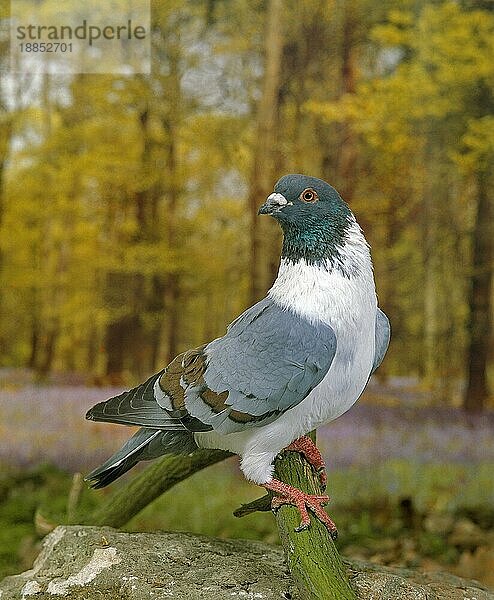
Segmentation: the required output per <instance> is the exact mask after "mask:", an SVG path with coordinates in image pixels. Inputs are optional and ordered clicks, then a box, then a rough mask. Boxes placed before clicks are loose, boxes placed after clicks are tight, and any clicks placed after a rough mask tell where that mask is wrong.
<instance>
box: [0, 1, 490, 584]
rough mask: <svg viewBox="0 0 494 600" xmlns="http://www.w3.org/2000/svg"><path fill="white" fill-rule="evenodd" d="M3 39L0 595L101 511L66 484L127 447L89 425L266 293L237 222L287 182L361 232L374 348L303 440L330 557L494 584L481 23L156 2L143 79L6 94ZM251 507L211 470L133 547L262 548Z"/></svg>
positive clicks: (251, 220)
mask: <svg viewBox="0 0 494 600" xmlns="http://www.w3.org/2000/svg"><path fill="white" fill-rule="evenodd" d="M5 4H6V3H4V5H3V9H2V10H3V14H2V18H3V21H2V23H3V24H5V23H6V21H7V16H8V11H7V8H6V6H5ZM2 31H3V37H2V39H1V46H0V52H1V55H0V62H1V72H0V85H1V91H0V132H1V133H0V411H1V413H0V414H1V418H0V576H2V575H6V574H9V573H13V572H18V571H20V570H21V569H25V568H28V567H29V566H30V564H31V562H32V559H33V557H34V556H35V555H36V552H37V549H38V547H39V540H40V539H41V537H42V536H43V535H44V534H46V533H47V532H48V531H50V529H51V528H53V527H54V526H55V525H56V524H57V523H63V522H66V520H67V519H70V518H71V516H70V513H71V511H72V512H73V511H74V510H75V504H77V503H78V505H79V509H80V510H90V509H91V508H94V507H95V506H97V505H98V503H100V502H101V501H102V500H103V499H104V498H106V497H108V495H109V494H111V493H112V490H111V489H110V490H102V491H98V492H95V491H89V490H86V489H85V488H84V489H82V491H78V490H79V487H80V479H79V478H78V476H77V473H79V472H82V473H86V472H87V471H88V470H90V469H91V468H93V467H94V466H96V465H97V464H98V463H99V462H100V461H101V460H103V459H104V458H106V457H107V456H108V455H109V454H110V453H111V452H113V451H114V450H115V449H116V448H117V447H118V446H119V444H120V442H121V441H123V439H125V438H126V437H127V436H128V435H129V434H130V433H131V430H130V429H129V428H124V427H116V426H111V425H103V424H94V423H88V422H85V421H84V414H85V411H86V410H87V409H88V408H89V407H90V406H91V405H92V404H94V403H95V402H97V401H100V400H103V399H105V398H107V397H109V396H111V395H114V394H115V393H118V392H120V391H121V390H122V389H123V388H128V387H129V386H132V385H134V384H135V383H138V382H139V381H141V380H142V379H143V378H145V377H147V376H148V375H150V374H152V373H154V372H156V371H157V370H158V369H161V368H162V367H163V366H164V365H165V364H166V363H167V362H168V361H169V360H170V359H171V358H173V357H174V356H175V355H176V354H177V353H179V352H181V351H183V350H184V349H187V348H190V347H194V346H197V345H199V344H201V343H204V342H206V341H209V340H211V339H212V338H214V337H216V336H219V335H222V333H223V332H224V331H225V327H226V325H227V324H228V323H230V321H231V320H232V319H233V318H234V317H235V316H237V315H238V314H239V313H240V312H241V311H242V310H243V309H245V308H246V307H247V306H249V305H250V304H251V303H253V302H255V301H256V300H258V299H260V298H261V297H262V296H263V295H264V293H265V292H266V290H267V289H268V288H269V286H270V285H271V282H272V280H273V278H274V277H275V275H276V271H277V267H278V259H279V249H280V243H281V237H280V232H279V231H278V229H277V227H276V225H275V224H274V223H272V222H270V220H269V219H260V218H259V219H258V218H256V216H255V215H256V213H257V209H258V207H259V205H260V204H261V203H262V202H263V200H264V198H265V197H266V196H267V195H268V194H269V193H270V192H271V191H272V188H273V184H274V183H275V181H276V180H277V179H278V178H279V177H280V176H281V175H283V174H286V173H290V172H301V173H307V174H311V175H315V176H318V177H322V178H324V179H326V180H327V181H329V182H330V183H331V184H332V185H334V186H335V187H336V188H337V189H338V190H339V192H340V193H341V195H342V196H343V198H344V199H345V200H346V201H347V202H348V203H349V204H350V206H351V208H352V210H353V211H354V212H355V214H356V215H357V218H358V220H359V222H360V224H361V225H362V227H363V229H364V232H365V234H366V237H367V239H368V240H369V242H370V244H371V246H372V253H373V258H374V266H375V275H376V282H377V289H378V294H379V301H380V305H381V306H382V308H383V309H384V310H385V312H386V313H387V314H388V315H389V317H390V320H391V323H392V329H393V336H392V342H391V346H390V349H389V352H388V355H387V357H386V359H385V361H384V363H383V365H382V366H381V368H380V370H379V372H378V374H377V376H376V377H375V378H374V379H373V380H372V381H371V383H370V385H369V387H368V390H367V392H366V393H365V395H364V396H363V397H362V399H361V400H360V402H359V403H358V404H357V405H356V406H355V407H353V408H352V409H351V410H350V411H349V412H348V413H347V414H346V415H344V416H343V417H341V418H340V419H338V420H337V421H336V422H334V423H332V424H330V425H328V426H326V427H325V428H323V429H321V430H320V431H319V432H318V439H319V444H320V446H321V449H322V451H323V454H324V456H325V458H326V460H327V463H328V468H329V491H330V495H331V496H332V497H333V500H332V502H331V504H330V509H329V510H330V512H331V514H332V516H333V517H334V519H335V521H336V522H337V523H338V525H339V529H340V540H339V546H340V549H341V550H342V552H343V553H345V554H347V555H348V556H353V557H357V558H365V559H371V560H373V561H376V562H380V563H383V564H390V565H398V564H399V565H407V566H419V567H420V568H423V569H441V570H449V571H451V572H453V573H457V574H459V575H462V576H466V577H471V578H477V579H479V580H481V581H484V583H490V584H491V585H494V576H493V573H494V508H493V506H494V505H493V501H494V474H493V472H494V469H493V466H494V462H493V461H494V437H493V435H492V434H493V431H494V411H493V404H492V390H493V383H494V382H493V378H494V373H493V370H494V369H493V354H492V345H493V344H492V339H493V338H492V326H491V324H492V313H493V303H492V296H493V291H492V273H493V260H494V208H493V203H494V199H493V196H494V179H493V172H494V169H493V167H494V114H493V108H494V61H493V56H494V5H493V3H492V2H491V1H488V0H485V1H482V0H463V1H460V0H458V1H446V2H444V1H437V2H436V1H427V0H385V1H377V0H346V1H345V0H298V1H294V0H286V1H282V0H186V1H184V0H182V1H178V0H166V1H161V2H152V73H151V74H150V75H142V74H132V73H129V75H126V76H123V75H94V74H79V75H70V76H68V75H27V74H22V73H18V74H16V75H13V74H11V73H9V71H8V60H9V48H8V37H7V36H6V34H5V28H3V30H2ZM74 474H76V475H75V477H74ZM128 476H130V477H132V476H133V475H132V474H129V475H128ZM128 476H127V477H128ZM119 485H125V479H123V480H122V481H121V482H120V481H119V482H118V483H117V484H115V486H114V487H118V486H119ZM260 492H262V490H260V489H259V488H256V487H255V486H252V485H249V484H247V483H246V482H244V481H243V479H242V478H241V476H240V475H239V473H238V469H237V464H236V460H235V459H230V460H229V461H228V462H227V463H225V464H220V465H216V466H215V467H211V468H209V469H207V470H206V471H204V472H202V473H200V474H198V475H195V476H194V477H193V478H191V479H190V480H188V481H186V482H184V483H182V484H180V485H179V486H178V487H177V488H174V490H172V491H171V492H169V493H168V494H166V495H165V496H164V497H162V498H161V499H159V500H158V501H157V502H155V503H154V504H153V505H152V506H150V507H148V508H147V509H146V510H145V511H143V513H141V514H140V515H139V516H137V517H136V518H134V520H133V521H131V522H130V523H129V525H128V528H129V529H139V530H143V529H150V530H153V529H159V528H162V529H181V530H189V531H195V532H203V533H207V534H211V535H217V536H222V537H244V538H256V539H263V540H267V541H269V542H272V543H276V542H277V533H276V530H275V525H274V520H273V518H272V517H271V515H269V514H259V513H258V514H256V515H253V516H249V517H246V518H244V519H240V520H239V519H235V518H234V517H233V516H232V515H231V513H232V510H234V509H235V508H237V506H238V505H239V504H240V503H241V502H247V501H248V500H251V499H253V498H255V497H256V496H257V495H259V494H260Z"/></svg>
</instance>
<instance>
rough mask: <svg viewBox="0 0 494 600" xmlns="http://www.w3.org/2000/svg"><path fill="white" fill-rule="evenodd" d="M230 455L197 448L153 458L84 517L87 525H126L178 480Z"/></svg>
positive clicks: (83, 521)
mask: <svg viewBox="0 0 494 600" xmlns="http://www.w3.org/2000/svg"><path fill="white" fill-rule="evenodd" d="M230 456H233V455H232V454H231V453H230V452H225V451H224V450H197V451H196V452H194V454H191V455H187V456H184V455H179V456H176V455H171V454H168V455H167V456H164V457H163V458H161V459H159V460H155V461H154V462H152V463H151V464H150V465H149V467H147V468H146V469H145V470H144V471H142V472H141V473H140V474H139V475H138V476H137V477H135V478H134V479H132V480H131V481H130V482H129V484H128V485H127V486H125V487H122V488H120V489H119V490H117V491H116V492H115V493H114V494H113V495H112V496H111V497H110V498H109V499H108V500H107V501H106V502H105V503H104V504H103V506H101V507H99V508H98V509H97V510H96V511H95V512H94V513H93V514H91V515H89V517H86V518H82V519H80V521H82V524H84V525H108V526H109V527H122V526H123V525H125V524H126V523H127V522H128V521H130V519H132V517H134V516H135V515H136V514H137V513H138V512H140V511H141V510H142V509H143V508H145V507H146V506H147V505H148V504H150V503H151V502H152V501H153V500H155V499H156V498H158V496H161V494H163V493H164V492H166V491H167V490H169V489H170V488H172V487H173V486H174V485H175V484H177V483H179V482H180V481H183V480H184V479H187V477H190V476H191V475H193V474H194V473H197V471H200V470H201V469H204V468H206V467H208V466H209V465H214V464H215V463H217V462H220V461H222V460H224V459H225V458H228V457H230Z"/></svg>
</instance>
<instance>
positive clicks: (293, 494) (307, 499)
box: [263, 479, 338, 540]
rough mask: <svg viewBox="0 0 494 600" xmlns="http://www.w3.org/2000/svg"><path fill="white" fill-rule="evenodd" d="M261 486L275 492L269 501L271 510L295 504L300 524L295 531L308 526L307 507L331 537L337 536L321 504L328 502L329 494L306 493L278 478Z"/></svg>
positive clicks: (333, 525) (334, 527)
mask: <svg viewBox="0 0 494 600" xmlns="http://www.w3.org/2000/svg"><path fill="white" fill-rule="evenodd" d="M263 486H264V487H265V488H266V489H267V490H270V491H272V492H275V493H276V494H279V495H278V496H274V497H273V500H272V502H271V508H272V510H274V511H276V510H277V509H278V508H280V506H283V504H290V505H292V506H295V507H296V508H297V509H298V511H299V513H300V519H301V520H300V525H299V526H298V527H296V529H295V531H303V530H304V529H308V528H309V527H310V517H309V512H308V510H307V509H310V510H311V511H312V512H313V513H314V514H315V515H316V517H317V518H318V519H319V520H320V521H321V522H322V523H323V525H324V526H325V527H326V529H327V530H328V531H329V534H330V535H331V538H332V539H333V540H335V539H336V538H337V537H338V530H337V529H336V525H335V524H334V523H333V521H332V520H331V519H330V517H329V516H328V514H327V513H326V511H325V510H324V509H323V506H324V505H325V504H327V503H328V502H329V496H317V495H313V494H306V493H305V492H302V490H299V489H298V488H296V487H293V486H291V485H288V484H287V483H283V481H279V480H278V479H271V481H268V482H267V483H264V484H263Z"/></svg>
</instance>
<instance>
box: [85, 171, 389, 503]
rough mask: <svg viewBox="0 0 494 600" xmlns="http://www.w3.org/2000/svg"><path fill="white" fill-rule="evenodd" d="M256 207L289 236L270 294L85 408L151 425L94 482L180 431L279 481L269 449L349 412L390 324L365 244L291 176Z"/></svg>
mask: <svg viewBox="0 0 494 600" xmlns="http://www.w3.org/2000/svg"><path fill="white" fill-rule="evenodd" d="M259 212H260V214H269V215H271V216H272V217H274V218H275V219H276V220H277V221H278V222H279V224H280V225H281V227H282V229H283V233H284V240H283V249H282V254H281V263H280V268H279V272H278V276H277V278H276V281H275V282H274V284H273V286H272V287H271V289H270V290H269V292H268V294H267V297H266V298H264V299H263V300H261V301H260V302H258V303H257V304H255V305H254V306H253V307H251V308H249V309H248V310H246V311H245V312H244V313H243V314H242V315H240V316H239V317H238V318H237V319H236V320H235V321H233V323H232V324H231V325H230V326H229V327H228V329H227V332H226V334H225V335H224V336H222V337H221V338H218V339H216V340H213V341H212V342H210V343H209V344H206V345H204V346H201V347H199V348H196V349H194V350H190V351H188V352H185V353H183V354H182V355H180V356H178V357H177V358H175V359H174V360H173V361H172V362H171V363H170V364H169V365H168V366H167V367H166V368H165V369H163V370H162V371H161V372H160V373H158V374H156V375H154V376H153V377H151V378H150V379H149V380H148V381H147V382H145V383H144V384H142V385H141V386H138V387H137V388H134V389H133V390H130V391H129V392H126V393H123V394H121V395H120V396H117V397H116V398H112V399H110V400H108V401H107V402H104V403H100V404H98V405H96V406H95V407H94V408H93V409H91V410H90V411H89V413H88V415H87V417H88V418H90V419H94V420H100V421H112V422H117V423H127V424H139V425H142V426H144V428H149V429H143V430H141V433H139V432H138V434H136V436H134V438H135V439H134V438H132V439H133V440H134V441H132V440H131V441H130V442H129V443H128V445H126V446H124V448H122V449H121V450H120V451H119V452H117V453H116V454H115V455H114V457H112V458H110V459H109V460H108V461H107V463H105V465H103V466H102V467H100V468H99V469H97V470H96V471H94V472H93V473H91V474H90V475H89V477H88V478H89V479H90V480H91V481H92V482H93V484H94V485H96V486H99V485H106V484H107V483H109V482H110V481H112V480H113V479H115V478H116V477H118V476H119V475H120V474H121V472H124V470H126V469H124V467H128V468H130V467H131V466H132V465H133V464H135V462H137V461H138V460H143V459H148V458H150V457H152V456H155V455H157V454H159V453H161V454H164V453H167V452H175V451H177V448H178V446H179V445H180V444H177V443H176V442H177V439H180V440H181V444H182V446H183V447H187V449H188V450H190V449H191V448H194V447H197V446H199V447H208V448H221V449H225V450H230V451H232V452H235V453H237V454H239V455H240V456H241V468H242V470H243V472H244V474H245V475H246V477H247V478H248V479H250V480H252V481H254V482H255V483H258V484H260V485H265V486H266V487H269V485H274V484H272V481H274V480H272V476H273V465H272V463H273V459H274V457H275V456H276V455H277V454H278V453H279V452H280V451H281V450H282V449H283V448H285V447H287V446H289V445H290V444H291V443H292V442H293V441H294V440H296V439H298V438H300V437H301V436H303V435H305V434H306V433H308V432H309V431H311V430H312V429H314V428H315V427H318V426H320V425H322V424H324V423H327V422H329V421H331V420H333V419H335V418H337V417H338V416H339V415H341V414H342V413H344V412H345V411H346V410H348V409H349V408H350V407H351V406H352V404H354V403H355V402H356V400H357V399H358V398H359V396H360V394H361V393H362V391H363V389H364V388H365V385H366V384H367V382H368V380H369V377H370V376H371V374H372V373H373V372H374V371H375V370H376V369H377V367H378V366H379V365H380V363H381V362H382V360H383V358H384V355H385V353H386V350H387V347H388V344H389V337H390V327H389V321H388V319H387V317H386V315H385V314H384V313H383V312H382V311H381V310H380V309H379V308H378V306H377V298H376V293H375V285H374V278H373V273H372V263H371V258H370V251H369V247H368V245H367V243H366V241H365V238H364V236H363V234H362V231H361V229H360V227H359V226H358V224H357V222H356V220H355V217H354V216H353V214H352V212H351V211H350V209H349V207H348V206H347V205H346V204H345V202H344V201H343V200H342V199H341V198H340V196H339V195H338V193H337V192H336V190H335V189H334V188H332V187H331V186H330V185H329V184H327V183H326V182H324V181H322V180H320V179H316V178H314V177H307V176H304V175H288V176H285V177H282V178H281V179H280V180H279V181H278V183H277V184H276V186H275V191H274V193H273V194H271V195H270V196H269V197H268V199H267V201H266V203H265V204H264V205H263V206H262V207H261V208H260V210H259ZM146 431H147V433H146ZM149 432H152V433H149ZM156 432H160V433H159V434H158V433H156ZM147 435H149V443H146V436H147ZM172 437H173V439H172ZM276 485H277V484H276ZM275 487H276V486H275ZM285 487H286V486H285ZM270 489H275V488H274V487H271V488H270ZM283 489H285V488H283ZM276 490H277V491H279V489H278V488H276ZM318 514H319V513H318Z"/></svg>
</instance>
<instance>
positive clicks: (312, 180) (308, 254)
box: [259, 174, 354, 264]
mask: <svg viewBox="0 0 494 600" xmlns="http://www.w3.org/2000/svg"><path fill="white" fill-rule="evenodd" d="M259 214H261V215H270V216H272V217H273V218H275V219H276V220H277V221H278V222H279V224H280V226H281V228H282V229H283V233H284V239H283V250H282V253H281V256H282V258H285V259H287V260H290V261H292V262H298V261H299V260H301V259H305V260H306V262H307V263H309V264H327V263H328V261H329V263H335V262H337V263H338V262H341V256H340V251H341V249H342V247H343V246H344V244H345V240H346V237H347V234H348V229H349V228H350V227H351V226H352V224H354V217H353V215H352V212H351V211H350V209H349V208H348V206H347V204H346V203H345V202H344V201H343V200H342V199H341V197H340V195H339V194H338V192H337V191H336V190H335V189H334V188H333V187H331V186H330V185H329V183H326V182H325V181H323V180H322V179H317V178H316V177H309V176H307V175H297V174H295V175H285V176H284V177H282V178H281V179H280V180H279V181H278V182H277V183H276V185H275V187H274V192H273V193H272V194H270V195H269V196H268V198H267V200H266V202H265V203H264V204H263V205H262V206H261V208H260V209H259Z"/></svg>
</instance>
